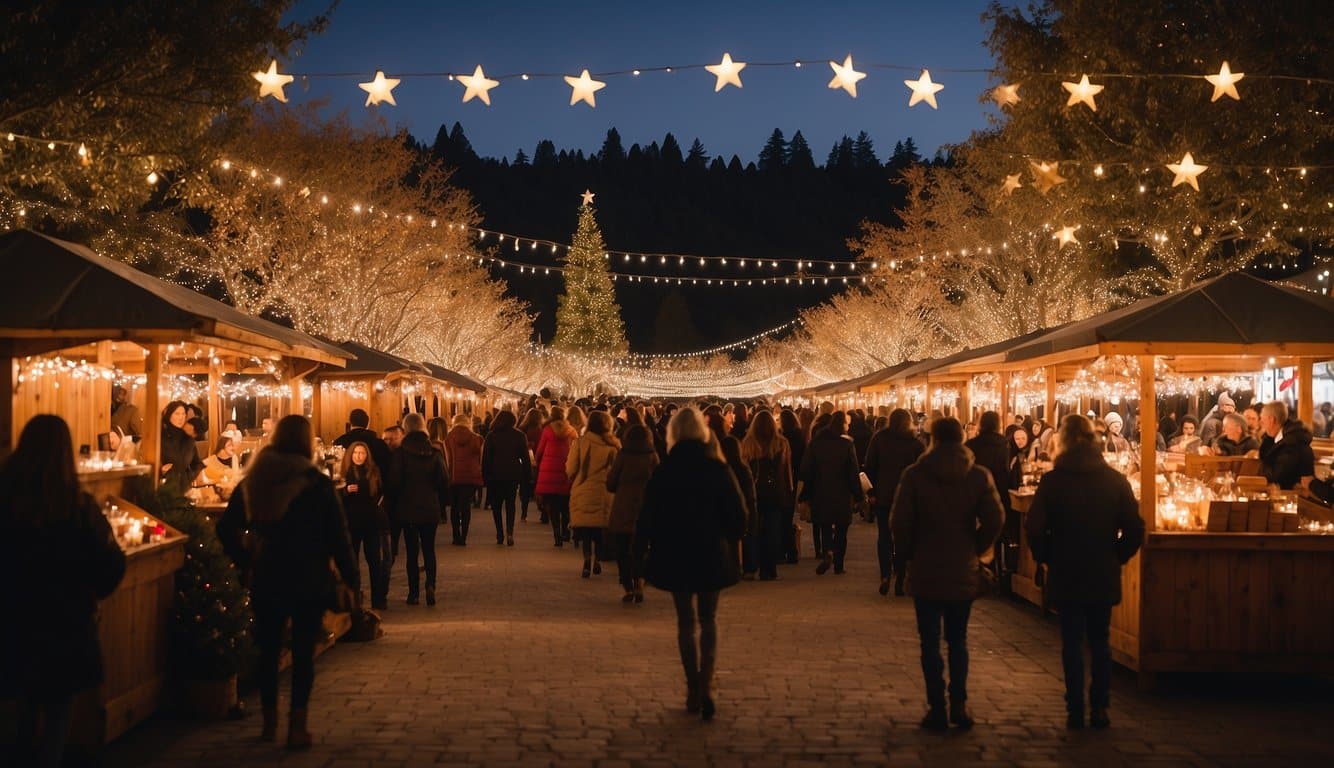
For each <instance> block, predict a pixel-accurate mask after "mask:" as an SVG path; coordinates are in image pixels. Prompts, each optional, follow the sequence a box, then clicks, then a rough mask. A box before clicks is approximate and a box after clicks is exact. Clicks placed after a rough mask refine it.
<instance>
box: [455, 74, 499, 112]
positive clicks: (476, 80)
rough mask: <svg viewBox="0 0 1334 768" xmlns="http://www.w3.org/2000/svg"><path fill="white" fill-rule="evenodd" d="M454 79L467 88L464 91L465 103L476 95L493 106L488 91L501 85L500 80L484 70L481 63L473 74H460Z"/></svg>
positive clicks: (486, 103) (484, 102)
mask: <svg viewBox="0 0 1334 768" xmlns="http://www.w3.org/2000/svg"><path fill="white" fill-rule="evenodd" d="M454 79H455V80H458V81H459V82H460V83H463V86H464V87H465V88H466V89H467V90H465V91H464V92H463V103H464V104H467V103H468V102H469V101H471V100H472V98H473V97H474V96H476V97H477V98H479V99H481V100H482V103H483V104H485V105H487V106H488V107H489V106H491V94H489V93H487V91H489V90H491V89H492V88H495V87H496V86H497V85H500V81H499V80H491V79H489V78H488V77H487V76H486V74H485V73H483V72H482V65H481V64H478V65H477V69H475V70H473V73H472V74H471V75H459V76H458V77H455V78H454Z"/></svg>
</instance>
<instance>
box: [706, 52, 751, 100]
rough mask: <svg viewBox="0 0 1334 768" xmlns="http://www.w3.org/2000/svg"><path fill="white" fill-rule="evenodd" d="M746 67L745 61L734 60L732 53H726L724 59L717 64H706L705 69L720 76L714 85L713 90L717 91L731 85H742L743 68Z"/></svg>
mask: <svg viewBox="0 0 1334 768" xmlns="http://www.w3.org/2000/svg"><path fill="white" fill-rule="evenodd" d="M745 68H746V62H744V61H732V54H730V53H724V54H723V60H722V61H721V62H719V63H717V64H705V65H704V69H706V70H708V72H709V74H711V75H713V76H715V77H717V78H718V82H717V83H715V84H714V86H713V92H714V93H717V92H718V91H721V90H722V89H723V88H725V87H726V86H729V85H735V86H736V87H738V88H740V87H741V70H743V69H745Z"/></svg>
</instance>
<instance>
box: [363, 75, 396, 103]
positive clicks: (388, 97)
mask: <svg viewBox="0 0 1334 768" xmlns="http://www.w3.org/2000/svg"><path fill="white" fill-rule="evenodd" d="M358 87H360V88H361V90H363V91H365V92H366V106H368V107H369V106H370V105H372V104H379V103H380V102H382V101H387V102H389V103H390V104H392V105H394V106H395V107H397V106H398V102H396V101H394V89H395V88H397V87H398V78H396V77H385V76H384V72H382V71H380V70H378V69H377V70H375V79H374V80H372V81H370V82H369V83H358Z"/></svg>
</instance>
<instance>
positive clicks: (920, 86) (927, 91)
mask: <svg viewBox="0 0 1334 768" xmlns="http://www.w3.org/2000/svg"><path fill="white" fill-rule="evenodd" d="M903 84H904V85H906V86H908V87H909V88H911V89H912V98H910V99H908V106H909V107H911V106H912V105H914V104H916V103H917V102H919V101H925V102H926V103H927V104H930V105H931V108H932V109H940V107H938V106H936V94H937V93H939V92H940V90H941V89H942V88H944V87H945V86H943V85H941V84H940V83H933V82H931V73H930V72H928V71H926V70H925V69H924V70H922V76H921V77H919V78H917V79H916V80H904V81H903Z"/></svg>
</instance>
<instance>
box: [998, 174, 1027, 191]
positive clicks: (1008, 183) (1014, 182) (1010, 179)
mask: <svg viewBox="0 0 1334 768" xmlns="http://www.w3.org/2000/svg"><path fill="white" fill-rule="evenodd" d="M1022 186H1024V185H1023V184H1020V183H1019V174H1017V173H1016V174H1014V175H1012V176H1006V177H1005V183H1004V184H1002V185H1001V189H1000V191H1001V194H1002V195H1008V194H1010V193H1011V192H1013V191H1015V190H1016V189H1018V188H1020V187H1022Z"/></svg>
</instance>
